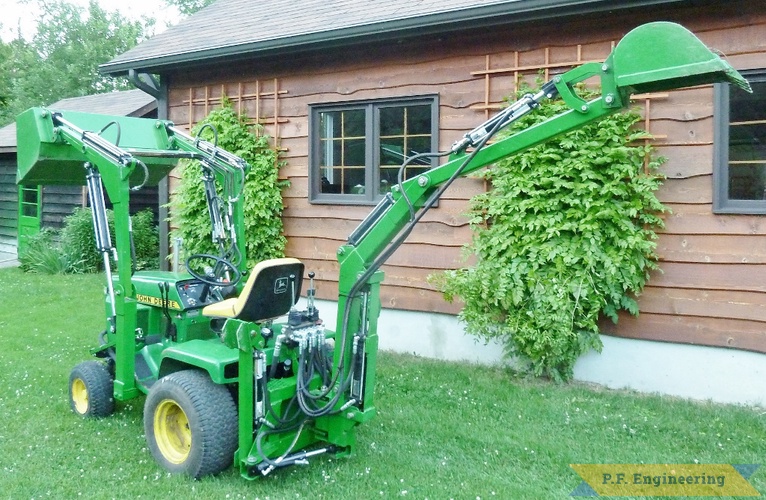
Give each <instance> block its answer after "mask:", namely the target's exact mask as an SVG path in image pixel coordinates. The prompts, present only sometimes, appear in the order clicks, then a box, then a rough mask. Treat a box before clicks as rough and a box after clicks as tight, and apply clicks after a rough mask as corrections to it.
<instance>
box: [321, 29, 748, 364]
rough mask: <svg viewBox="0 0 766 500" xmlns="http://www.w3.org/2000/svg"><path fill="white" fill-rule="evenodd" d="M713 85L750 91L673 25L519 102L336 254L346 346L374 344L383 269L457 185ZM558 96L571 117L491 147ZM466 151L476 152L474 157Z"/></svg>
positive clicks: (395, 198)
mask: <svg viewBox="0 0 766 500" xmlns="http://www.w3.org/2000/svg"><path fill="white" fill-rule="evenodd" d="M593 79H598V83H599V84H600V89H601V95H600V96H599V97H597V98H595V99H593V100H591V101H590V102H586V101H584V100H583V99H581V98H580V97H579V96H578V95H577V93H576V91H575V85H576V84H577V83H580V82H584V81H585V80H590V81H592V80H593ZM714 82H729V83H733V84H735V85H738V86H740V87H742V88H743V89H745V90H748V91H750V86H749V84H748V82H747V81H746V80H745V79H744V78H742V76H741V75H740V74H739V73H738V72H737V71H736V70H734V69H733V68H732V67H731V66H730V65H729V64H728V63H727V62H725V61H724V60H722V59H721V58H720V57H719V56H718V55H716V54H714V53H713V52H711V51H710V50H709V49H708V48H707V47H706V46H705V45H704V44H703V43H702V42H701V41H700V40H699V39H698V38H697V37H696V36H695V35H694V34H692V33H691V32H689V31H688V30H686V29H685V28H683V27H682V26H680V25H678V24H674V23H669V22H656V23H649V24H645V25H642V26H639V27H637V28H636V29H634V30H633V31H631V32H630V33H628V34H627V35H625V37H624V38H623V39H622V40H621V41H620V42H619V44H618V45H617V46H616V47H615V48H614V50H613V51H612V53H611V54H610V55H609V56H608V57H607V59H606V60H605V61H604V62H603V63H586V64H584V65H582V66H580V67H577V68H574V69H572V70H570V71H568V72H566V73H563V74H561V75H558V76H555V77H554V78H553V79H552V80H551V81H549V82H547V83H546V84H545V85H543V87H542V90H540V91H539V92H538V93H537V94H534V95H531V94H528V95H526V96H524V97H522V98H521V99H520V100H519V101H517V102H516V103H514V104H512V105H511V106H509V108H506V110H504V111H502V112H501V113H499V114H498V115H497V116H495V117H493V118H491V119H490V120H489V121H487V122H486V123H485V124H482V125H480V126H479V127H477V128H476V129H474V130H473V131H471V132H469V133H468V134H466V135H465V136H464V138H463V139H462V140H461V141H458V142H457V143H456V144H455V145H454V146H453V148H452V153H453V154H452V155H451V157H450V159H449V160H448V161H447V162H446V163H444V164H443V165H441V166H438V167H435V168H433V169H431V170H429V171H427V172H425V173H423V174H420V175H418V176H416V177H414V178H411V179H408V180H406V181H404V182H401V183H400V184H398V185H397V186H394V188H393V189H392V192H391V193H389V194H388V195H386V197H384V198H383V200H382V201H380V203H379V204H378V205H377V206H376V207H375V209H374V210H373V211H372V212H371V213H370V215H369V216H368V217H367V218H366V219H365V220H364V221H362V223H361V224H360V225H359V226H358V227H357V229H356V230H355V231H354V232H353V233H352V234H351V235H350V236H349V239H348V243H347V244H346V245H343V246H341V247H340V248H339V249H338V261H339V264H340V277H339V290H338V294H339V296H338V317H337V325H338V329H339V332H340V334H341V335H342V338H341V345H347V346H350V345H353V344H355V342H358V341H357V340H355V339H362V340H364V339H366V338H375V337H376V329H377V323H376V321H377V317H376V315H375V314H369V311H370V309H371V308H373V307H374V306H375V305H378V307H379V297H377V293H378V290H379V283H380V282H381V281H382V276H377V277H375V276H376V274H381V273H380V272H379V271H378V269H379V268H380V266H381V265H382V264H383V263H384V262H385V261H386V260H387V259H388V257H390V255H391V254H393V252H394V251H395V250H396V249H397V248H398V247H399V246H400V245H401V244H402V243H403V242H404V240H405V239H406V237H407V235H408V234H409V233H410V231H411V230H412V228H413V226H414V225H415V224H416V223H417V222H418V221H419V220H420V219H421V218H422V216H423V215H424V214H425V212H426V211H427V210H428V209H430V208H431V207H432V206H433V205H434V204H435V203H436V201H437V200H438V199H439V197H440V196H441V195H442V193H443V192H444V190H445V189H446V188H447V187H448V186H449V185H450V184H451V183H452V181H454V180H455V179H456V178H458V177H462V176H466V175H468V174H470V173H472V172H474V171H476V170H478V169H480V168H483V167H486V166H489V165H492V164H493V163H495V162H497V161H498V160H501V159H503V158H508V157H510V156H513V155H515V154H518V153H520V152H522V151H524V150H526V149H528V148H531V147H533V146H535V145H537V144H540V143H543V142H545V141H547V140H549V139H551V138H553V137H556V136H558V135H560V134H564V133H566V132H568V131H570V130H574V129H577V128H579V127H582V126H584V125H586V124H588V123H591V122H594V121H596V120H599V119H601V118H603V117H605V116H607V115H610V114H612V113H615V112H617V111H620V110H622V109H624V108H625V107H626V106H628V104H629V102H630V96H631V95H632V94H636V93H644V92H657V91H663V90H671V89H676V88H681V87H689V86H695V85H704V84H710V83H714ZM556 96H560V97H561V98H562V99H563V100H564V102H565V103H566V104H567V106H568V107H569V108H570V109H569V110H568V111H565V112H563V113H561V114H558V115H555V116H553V117H551V118H549V119H548V120H546V121H544V122H541V123H539V124H537V125H535V126H532V127H530V128H527V129H524V130H521V131H518V132H516V133H514V134H512V135H509V136H507V137H505V138H503V139H500V140H497V141H496V142H493V143H488V142H487V141H488V139H490V138H491V137H492V136H493V135H494V133H496V132H497V131H499V130H500V129H503V128H505V127H507V126H508V125H509V124H511V123H513V122H514V121H515V120H517V119H518V118H520V117H521V116H523V115H525V114H527V113H529V112H531V111H533V110H534V109H535V108H536V107H537V106H539V105H540V104H541V102H543V101H544V100H546V99H551V98H554V97H556ZM469 148H473V149H472V150H470V152H469ZM375 312H377V311H375ZM362 318H364V320H363V319H362ZM373 344H375V345H376V341H374V342H373ZM351 358H352V356H351V354H350V349H345V350H341V351H340V352H337V353H336V365H338V366H340V367H341V368H342V369H343V371H344V373H345V370H349V369H350V368H349V366H350V365H351V362H352V361H351ZM341 379H343V377H341Z"/></svg>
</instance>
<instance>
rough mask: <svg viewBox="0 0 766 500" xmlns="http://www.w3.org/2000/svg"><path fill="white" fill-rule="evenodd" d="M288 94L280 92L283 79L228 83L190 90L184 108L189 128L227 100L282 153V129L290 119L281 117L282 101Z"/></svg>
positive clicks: (190, 88)
mask: <svg viewBox="0 0 766 500" xmlns="http://www.w3.org/2000/svg"><path fill="white" fill-rule="evenodd" d="M285 94H288V91H287V90H282V89H280V88H279V79H277V78H274V79H272V80H265V81H263V80H253V81H248V82H237V83H228V84H221V85H205V86H203V87H189V89H188V98H187V99H185V100H184V101H183V104H184V105H186V106H188V124H187V125H188V128H189V130H191V129H192V127H193V126H194V124H195V123H197V122H198V121H199V120H201V119H203V118H204V117H205V116H207V115H208V114H209V113H210V112H211V111H212V110H213V108H214V107H216V106H219V105H220V104H221V100H222V97H223V96H225V97H226V98H227V99H228V100H229V101H231V103H232V104H233V105H234V107H235V109H236V110H237V113H238V114H240V115H242V116H244V117H245V119H246V122H247V123H249V124H258V125H261V126H263V127H264V131H265V133H266V134H268V135H269V136H270V137H272V138H273V140H274V145H275V146H276V147H277V148H278V149H279V150H280V151H285V150H286V149H284V148H282V147H281V138H282V136H281V130H280V128H281V126H282V124H284V123H287V122H289V119H287V118H285V117H283V116H280V113H279V111H280V98H281V96H284V95H285Z"/></svg>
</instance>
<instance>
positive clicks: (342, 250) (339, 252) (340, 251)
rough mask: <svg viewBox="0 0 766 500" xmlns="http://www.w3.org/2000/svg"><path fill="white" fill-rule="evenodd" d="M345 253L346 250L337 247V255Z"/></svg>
mask: <svg viewBox="0 0 766 500" xmlns="http://www.w3.org/2000/svg"><path fill="white" fill-rule="evenodd" d="M345 253H346V249H345V248H343V247H339V248H338V255H343V254H345Z"/></svg>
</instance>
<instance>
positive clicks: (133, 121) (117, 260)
mask: <svg viewBox="0 0 766 500" xmlns="http://www.w3.org/2000/svg"><path fill="white" fill-rule="evenodd" d="M17 131H18V138H19V140H18V171H17V182H18V183H19V184H26V185H36V184H75V185H77V184H86V185H87V186H88V197H89V202H90V206H91V207H92V209H93V210H92V213H93V223H94V224H93V225H94V231H95V236H96V246H97V248H98V251H99V252H100V253H101V254H102V255H103V258H104V268H105V272H106V287H107V290H108V296H109V305H110V307H111V313H110V314H111V315H110V317H109V318H108V323H109V326H108V329H109V330H110V331H111V333H115V334H116V335H115V349H116V351H117V352H119V353H120V354H119V355H118V356H117V363H116V365H115V391H114V392H115V397H116V398H117V399H119V400H126V399H130V398H132V397H134V396H137V395H138V393H139V392H138V388H137V387H136V383H135V377H134V373H135V362H134V358H133V354H134V351H135V349H136V340H135V331H136V328H137V323H136V315H137V300H136V290H135V286H134V282H133V280H132V274H133V273H132V266H131V264H132V255H131V227H130V213H129V202H130V195H131V191H136V190H137V189H140V188H141V187H143V186H144V185H153V184H156V183H157V182H159V180H160V179H162V178H163V177H165V176H166V175H167V174H168V173H169V172H170V170H172V168H173V167H175V166H176V164H177V163H178V161H179V160H181V159H196V160H199V161H200V163H201V165H202V168H203V172H207V175H206V177H207V179H206V181H205V182H206V191H207V192H208V193H209V192H210V191H211V190H212V191H213V192H215V187H214V186H213V185H214V184H216V182H217V183H218V185H220V186H222V188H221V194H220V196H219V195H217V194H215V195H214V196H213V195H209V196H208V200H207V201H208V208H209V212H210V217H211V226H212V237H213V241H214V242H216V243H218V244H219V247H221V248H224V247H227V248H228V247H230V246H232V245H233V246H237V245H238V242H244V222H243V221H244V210H243V205H244V203H243V200H242V197H241V196H240V195H241V194H242V189H243V186H244V180H245V175H246V173H247V169H248V168H249V167H248V165H247V163H246V162H245V161H244V160H242V159H241V158H239V157H237V156H235V155H232V154H230V153H228V152H226V151H223V150H222V149H220V148H218V147H217V145H216V144H215V143H209V142H207V141H204V140H201V139H199V138H193V137H190V136H188V135H186V133H184V132H183V131H181V130H180V129H178V128H176V127H175V126H174V125H173V123H171V122H168V121H163V120H147V119H141V118H132V117H121V116H106V115H95V114H90V113H80V112H55V111H51V110H47V109H43V108H31V109H29V110H27V111H25V112H23V113H22V114H21V115H19V117H18V118H17ZM104 191H105V192H106V194H107V195H108V196H109V200H110V201H111V202H112V206H113V210H114V230H115V234H114V244H112V240H111V235H110V234H109V229H108V224H107V220H106V209H105V202H104ZM211 198H213V199H211ZM220 199H222V200H223V205H224V206H225V207H226V210H224V213H221V211H220V209H219V204H218V202H217V201H218V200H220ZM224 219H225V220H226V221H227V223H226V224H224V223H223V222H222V221H223V220H224ZM224 242H227V243H224ZM244 248H245V246H244V244H243V245H241V246H237V250H236V252H237V254H238V256H239V259H238V262H237V263H236V264H237V266H238V268H239V270H240V271H241V272H244V271H246V269H245V266H246V256H245V254H244V252H245V250H244ZM112 264H114V265H115V266H116V271H117V276H116V279H115V280H113V279H112V269H111V266H112ZM240 287H241V285H240Z"/></svg>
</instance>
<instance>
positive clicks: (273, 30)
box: [100, 0, 688, 74]
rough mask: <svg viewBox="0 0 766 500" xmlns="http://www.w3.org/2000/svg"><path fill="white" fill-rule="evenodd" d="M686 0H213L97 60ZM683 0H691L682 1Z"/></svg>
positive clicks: (282, 46)
mask: <svg viewBox="0 0 766 500" xmlns="http://www.w3.org/2000/svg"><path fill="white" fill-rule="evenodd" d="M682 1H684V0H620V1H619V2H615V1H614V0H385V1H383V0H377V1H373V0H258V1H256V0H218V1H216V2H215V3H214V4H212V5H211V6H209V7H206V8H205V9H202V10H201V11H199V12H197V13H196V14H194V15H192V16H190V17H188V18H186V19H183V20H182V21H181V22H180V23H178V24H177V25H175V26H171V27H170V28H168V30H166V31H164V32H163V33H160V34H159V35H156V36H154V37H153V38H151V39H149V40H146V41H144V42H142V43H140V44H139V45H138V46H136V47H134V48H133V49H131V50H129V51H127V52H125V53H124V54H122V55H120V56H117V57H116V58H114V59H113V60H112V61H110V62H108V63H106V64H103V65H101V67H100V69H101V71H102V72H103V73H105V74H123V73H126V72H127V71H128V70H131V69H134V70H137V71H139V72H149V73H163V72H164V71H166V70H168V69H171V68H178V67H179V66H181V65H187V64H198V63H205V62H214V61H217V60H221V59H224V58H229V57H233V56H234V57H242V56H255V55H258V54H268V53H285V52H292V51H298V50H306V49H308V48H321V47H327V46H337V45H342V44H347V43H351V42H360V41H367V40H385V39H390V38H394V37H403V36H414V35H419V34H424V33H444V32H449V31H453V30H457V29H466V28H480V27H482V26H491V25H493V24H498V23H512V22H519V21H528V20H533V19H542V18H556V17H562V16H565V15H572V14H584V13H589V12H599V11H605V10H609V11H614V10H620V9H627V8H635V7H640V6H646V5H654V4H667V3H677V2H682ZM687 1H688V0H687Z"/></svg>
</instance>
